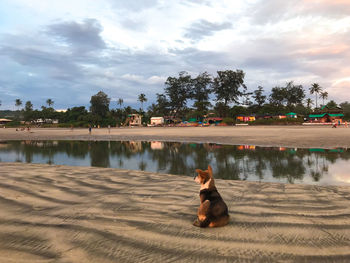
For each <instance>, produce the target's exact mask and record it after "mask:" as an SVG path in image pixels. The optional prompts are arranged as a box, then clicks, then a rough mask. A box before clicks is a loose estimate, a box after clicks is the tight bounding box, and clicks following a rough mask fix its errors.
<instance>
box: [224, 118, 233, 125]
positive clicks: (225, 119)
mask: <svg viewBox="0 0 350 263" xmlns="http://www.w3.org/2000/svg"><path fill="white" fill-rule="evenodd" d="M222 122H223V123H226V124H227V125H234V124H235V123H236V122H235V120H234V119H233V118H229V117H226V118H224V119H223V120H222Z"/></svg>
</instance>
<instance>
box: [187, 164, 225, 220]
mask: <svg viewBox="0 0 350 263" xmlns="http://www.w3.org/2000/svg"><path fill="white" fill-rule="evenodd" d="M196 172H197V173H198V175H197V176H196V177H195V178H194V180H195V181H196V182H197V183H199V184H200V185H201V188H200V192H199V198H200V201H201V204H200V206H199V209H198V213H197V219H196V220H195V221H194V222H193V225H195V226H199V227H207V226H209V227H218V226H224V225H227V224H228V221H229V219H230V216H229V214H228V208H227V205H226V204H225V202H224V200H223V199H222V197H221V196H220V194H219V192H218V190H217V189H216V187H215V184H214V178H213V170H212V168H211V166H210V165H209V166H208V170H205V171H202V170H200V169H196Z"/></svg>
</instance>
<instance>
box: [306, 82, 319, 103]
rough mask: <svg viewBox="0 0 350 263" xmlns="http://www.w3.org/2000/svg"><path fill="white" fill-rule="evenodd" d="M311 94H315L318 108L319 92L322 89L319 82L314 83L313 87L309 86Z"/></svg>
mask: <svg viewBox="0 0 350 263" xmlns="http://www.w3.org/2000/svg"><path fill="white" fill-rule="evenodd" d="M309 91H310V94H315V98H316V108H317V106H318V105H317V97H318V94H319V93H320V92H321V91H322V87H321V86H320V85H319V84H318V83H313V84H312V85H311V87H310V88H309Z"/></svg>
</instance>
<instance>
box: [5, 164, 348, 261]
mask: <svg viewBox="0 0 350 263" xmlns="http://www.w3.org/2000/svg"><path fill="white" fill-rule="evenodd" d="M0 168H1V169H0V179H1V181H0V207H1V209H0V222H1V226H2V227H1V228H0V237H1V238H0V261H2V260H6V262H16V263H17V262H52V261H59V262H61V261H62V262H115V261H116V260H117V261H120V262H160V261H161V262H208V261H210V262H233V261H234V262H261V261H264V262H335V261H336V262H348V261H349V260H350V254H349V252H348V248H349V246H350V217H349V214H350V208H349V205H348V203H349V196H350V187H341V186H312V185H286V184H280V183H259V182H246V181H232V180H219V179H216V180H215V182H216V186H217V188H218V190H219V192H220V194H221V195H222V197H223V198H224V200H225V202H226V203H227V205H228V207H229V213H230V218H231V219H230V223H229V224H228V225H227V226H225V227H222V228H211V229H200V228H197V227H194V226H192V222H193V220H194V218H195V217H196V212H197V209H198V206H199V196H198V193H199V186H198V185H197V184H196V183H195V182H194V181H193V179H192V178H188V177H186V176H174V175H169V174H157V173H150V172H141V171H132V170H118V169H113V168H97V167H71V166H59V165H45V164H40V165H39V164H23V163H0ZM214 177H215V171H214Z"/></svg>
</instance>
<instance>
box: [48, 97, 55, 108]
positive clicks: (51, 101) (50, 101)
mask: <svg viewBox="0 0 350 263" xmlns="http://www.w3.org/2000/svg"><path fill="white" fill-rule="evenodd" d="M53 103H54V102H53V100H52V99H47V100H46V104H47V105H48V106H49V107H50V106H51V105H53Z"/></svg>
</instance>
